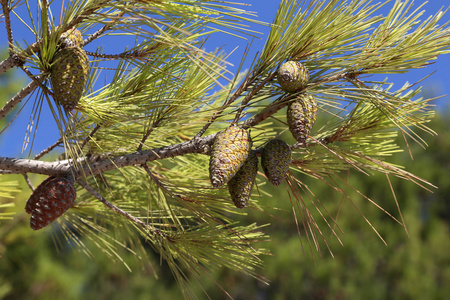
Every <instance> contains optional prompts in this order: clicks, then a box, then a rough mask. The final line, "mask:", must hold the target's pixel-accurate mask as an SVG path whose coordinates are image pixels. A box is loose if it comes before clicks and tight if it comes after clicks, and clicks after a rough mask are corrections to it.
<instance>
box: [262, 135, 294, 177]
mask: <svg viewBox="0 0 450 300" xmlns="http://www.w3.org/2000/svg"><path fill="white" fill-rule="evenodd" d="M291 161H292V151H291V148H290V147H289V145H288V144H286V143H285V142H284V141H282V140H279V139H273V140H270V141H269V142H267V144H266V145H265V147H264V149H263V151H262V155H261V165H262V167H263V170H264V173H265V174H266V176H267V179H269V181H270V182H271V183H272V184H273V185H280V183H281V181H283V180H284V178H285V177H286V174H287V172H288V171H289V165H290V164H291Z"/></svg>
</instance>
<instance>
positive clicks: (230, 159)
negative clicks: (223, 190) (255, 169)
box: [209, 125, 252, 188]
mask: <svg viewBox="0 0 450 300" xmlns="http://www.w3.org/2000/svg"><path fill="white" fill-rule="evenodd" d="M251 147H252V141H251V138H250V134H249V133H248V131H247V130H245V129H242V128H240V127H238V126H236V125H231V126H230V127H228V128H227V129H225V130H223V131H221V132H219V133H218V134H217V136H216V138H215V140H214V143H213V145H212V148H211V158H210V160H209V178H210V180H211V184H212V186H213V187H215V188H218V187H221V186H222V185H224V184H225V183H227V182H228V181H229V180H230V179H231V177H233V176H234V175H235V174H236V173H237V171H238V170H239V168H240V167H241V166H242V164H243V163H244V161H245V160H246V159H247V156H248V154H249V152H250V150H251Z"/></svg>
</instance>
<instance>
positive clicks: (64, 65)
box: [50, 47, 89, 111]
mask: <svg viewBox="0 0 450 300" xmlns="http://www.w3.org/2000/svg"><path fill="white" fill-rule="evenodd" d="M88 74H89V60H88V57H87V55H86V52H85V51H84V50H83V49H81V48H80V47H69V48H64V49H60V50H59V51H58V52H57V53H56V55H55V59H54V64H53V66H52V69H51V73H50V80H51V82H52V87H53V94H54V98H55V100H56V101H57V102H58V103H60V104H61V105H62V106H63V107H64V109H65V110H67V111H71V110H72V109H74V108H75V106H76V105H77V104H78V101H79V100H80V98H81V96H82V95H83V92H84V88H85V86H86V83H87V79H88Z"/></svg>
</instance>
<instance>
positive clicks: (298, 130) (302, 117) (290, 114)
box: [287, 94, 318, 147]
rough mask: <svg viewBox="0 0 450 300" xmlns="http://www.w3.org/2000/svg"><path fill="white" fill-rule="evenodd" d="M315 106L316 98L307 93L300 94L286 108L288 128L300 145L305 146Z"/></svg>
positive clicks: (313, 120) (315, 115)
mask: <svg viewBox="0 0 450 300" xmlns="http://www.w3.org/2000/svg"><path fill="white" fill-rule="evenodd" d="M317 108H318V106H317V101H316V99H314V96H312V95H309V94H301V95H300V96H299V97H298V98H297V99H296V100H295V101H293V102H291V103H289V106H288V109H287V123H288V125H289V130H290V131H291V133H292V136H293V137H294V138H295V139H296V140H297V142H299V144H300V145H301V146H302V147H305V146H306V139H307V138H308V135H309V133H310V132H311V129H312V127H313V125H314V123H315V122H316V119H317Z"/></svg>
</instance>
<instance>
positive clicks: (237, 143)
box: [25, 29, 317, 230]
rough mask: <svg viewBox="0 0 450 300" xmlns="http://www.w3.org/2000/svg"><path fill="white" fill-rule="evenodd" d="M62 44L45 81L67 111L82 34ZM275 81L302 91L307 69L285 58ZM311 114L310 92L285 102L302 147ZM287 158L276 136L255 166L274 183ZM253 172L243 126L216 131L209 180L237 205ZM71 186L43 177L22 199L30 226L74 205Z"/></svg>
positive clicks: (80, 79)
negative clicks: (25, 199)
mask: <svg viewBox="0 0 450 300" xmlns="http://www.w3.org/2000/svg"><path fill="white" fill-rule="evenodd" d="M62 39H63V47H61V49H60V50H59V51H58V52H57V54H56V57H55V63H54V65H53V67H52V72H51V81H52V85H53V91H54V94H55V99H57V101H58V102H59V103H60V104H61V105H62V106H63V107H64V108H65V109H66V110H68V111H70V110H72V109H73V108H74V107H75V106H76V105H77V103H78V101H79V99H80V97H81V94H82V93H83V91H84V86H85V84H86V81H87V73H88V59H87V56H86V53H85V52H84V50H83V49H82V48H81V47H80V45H81V43H82V37H81V34H80V32H79V31H78V30H76V29H74V30H71V31H70V32H68V33H67V34H65V35H63V37H62ZM277 78H278V82H279V84H280V86H281V88H282V89H283V90H284V91H286V92H289V93H296V92H298V91H300V90H302V89H303V88H304V87H305V86H306V85H307V83H308V80H309V73H308V70H307V69H306V68H305V67H304V66H303V65H302V64H301V63H299V62H293V61H289V62H286V63H284V64H283V65H281V67H280V68H279V70H278V76H277ZM316 118H317V103H316V101H315V99H314V97H313V96H312V95H309V94H305V93H303V94H299V96H298V97H297V99H296V100H294V101H292V102H290V103H289V106H288V109H287V121H288V125H289V129H290V131H291V133H292V135H293V137H294V138H295V139H296V140H297V142H298V143H299V145H300V146H303V147H305V146H306V140H307V137H308V135H309V133H310V131H311V128H312V126H313V124H314V123H315V121H316ZM291 161H292V151H291V148H290V146H289V145H288V144H287V143H286V142H284V141H282V140H280V139H272V140H270V141H268V142H267V143H266V144H265V146H264V148H263V149H262V153H261V165H262V168H263V170H264V173H265V175H266V177H267V179H268V180H269V181H270V182H271V183H272V184H274V185H276V186H278V185H280V184H281V182H282V181H283V180H284V179H285V177H286V175H287V172H288V171H289V165H290V163H291ZM257 172H258V157H257V155H256V151H254V150H252V140H251V137H250V134H249V132H248V131H247V130H245V129H243V128H240V127H238V126H236V125H231V126H230V127H228V128H226V129H225V130H223V131H221V132H219V133H218V134H217V136H216V138H215V140H214V143H213V145H212V148H211V157H210V163H209V175H210V180H211V184H212V186H213V187H215V188H219V187H221V186H223V185H224V184H228V191H229V193H230V195H231V199H232V200H233V203H234V204H235V205H236V207H237V208H243V207H245V205H246V204H247V202H248V200H249V198H250V195H251V192H252V189H253V185H254V184H255V180H256V174H257ZM75 198H76V189H75V187H74V183H73V181H72V180H70V179H69V178H67V177H53V176H51V177H49V178H47V179H46V180H44V181H43V182H42V183H41V184H40V185H39V186H38V187H37V188H36V190H35V191H34V192H33V194H32V195H31V196H30V199H28V201H27V204H26V207H25V210H26V212H27V213H29V214H31V219H30V226H31V228H32V229H34V230H38V229H41V228H43V227H45V226H47V225H48V224H50V223H52V222H53V221H54V220H56V219H57V218H58V217H60V216H61V215H62V214H63V213H65V212H66V211H67V210H68V209H69V208H71V207H72V206H73V204H74V201H75Z"/></svg>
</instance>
